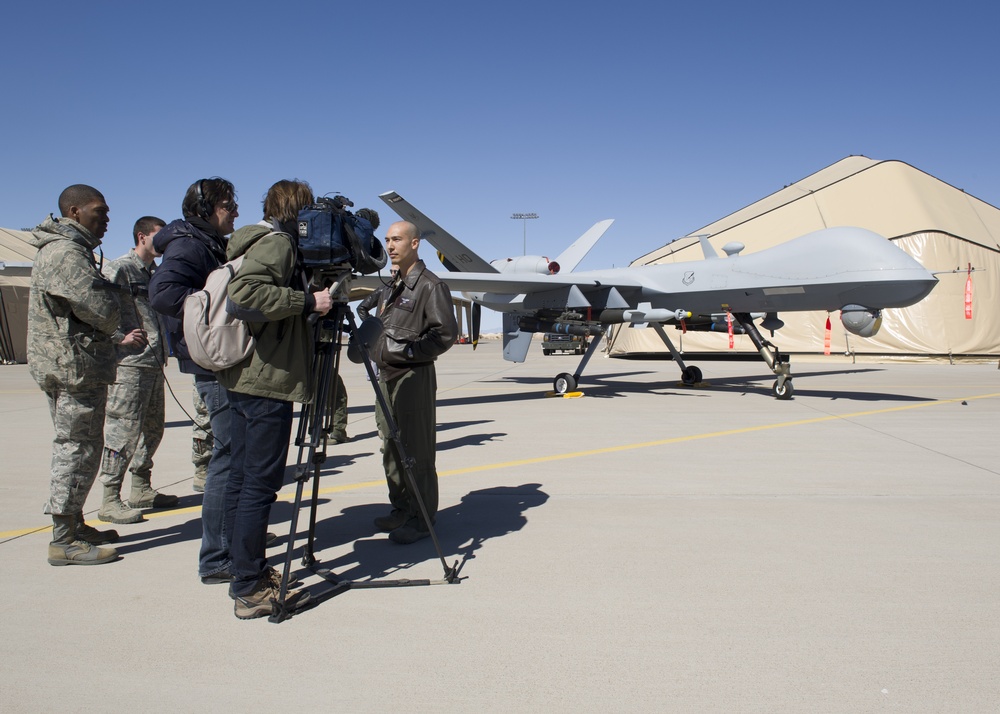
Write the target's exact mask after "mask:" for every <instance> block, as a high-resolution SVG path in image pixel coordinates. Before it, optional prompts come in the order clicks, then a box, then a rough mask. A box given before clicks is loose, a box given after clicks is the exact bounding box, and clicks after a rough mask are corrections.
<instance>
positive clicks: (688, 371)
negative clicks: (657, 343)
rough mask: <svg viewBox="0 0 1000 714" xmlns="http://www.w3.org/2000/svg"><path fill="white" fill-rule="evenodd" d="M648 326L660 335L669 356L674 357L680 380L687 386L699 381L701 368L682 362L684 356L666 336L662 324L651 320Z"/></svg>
mask: <svg viewBox="0 0 1000 714" xmlns="http://www.w3.org/2000/svg"><path fill="white" fill-rule="evenodd" d="M649 326H650V327H652V328H653V331H654V332H656V334H657V335H659V336H660V339H661V340H663V344H665V345H666V346H667V349H668V350H670V356H671V357H673V358H674V362H676V363H677V366H678V367H680V368H681V381H682V382H683V383H684V384H686V385H688V386H691V385H692V384H697V383H698V382H700V381H701V380H702V374H701V369H700V368H698V367H695V366H694V365H690V366H689V365H686V364H684V358H683V357H682V356H681V353H680V352H678V351H677V348H676V347H674V343H673V342H672V341H671V339H670V337H669V336H667V332H666V330H664V329H663V325H662V324H661V323H659V322H651V323H650V324H649Z"/></svg>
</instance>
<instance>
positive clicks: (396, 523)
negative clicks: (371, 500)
mask: <svg viewBox="0 0 1000 714" xmlns="http://www.w3.org/2000/svg"><path fill="white" fill-rule="evenodd" d="M374 523H375V527H376V528H378V529H379V530H380V531H382V532H383V533H391V532H392V531H394V530H396V529H397V528H399V527H400V526H401V525H403V524H404V523H406V511H401V510H399V509H398V508H393V509H392V512H391V513H390V514H389V515H388V516H379V517H378V518H376V519H375V521H374Z"/></svg>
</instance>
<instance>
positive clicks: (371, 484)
mask: <svg viewBox="0 0 1000 714" xmlns="http://www.w3.org/2000/svg"><path fill="white" fill-rule="evenodd" d="M996 397H1000V392H997V393H993V394H980V395H979V396H975V397H956V398H954V399H941V400H935V401H930V402H919V403H917V404H905V405H902V406H898V407H887V408H885V409H869V410H866V411H861V412H851V413H850V414H828V415H826V416H820V417H812V418H810V419H799V420H796V421H783V422H777V423H775V424H761V425H759V426H747V427H743V428H740V429H726V430H725V431H712V432H706V433H704V434H691V435H689V436H675V437H671V438H669V439H658V440H656V441H642V442H638V443H635V444H623V445H621V446H606V447H603V448H600V449H588V450H586V451H571V452H568V453H565V454H550V455H548V456H536V457H534V458H530V459H518V460H516V461H502V462H499V463H494V464H481V465H479V466H469V467H467V468H463V469H450V470H448V471H439V472H438V477H444V476H460V475H463V474H471V473H478V472H481V471H496V470H498V469H511V468H517V467H520V466H530V465H531V464H544V463H548V462H552V461H564V460H566V459H579V458H584V457H587V456H597V455H600V454H614V453H618V452H622V451H633V450H635V449H648V448H650V447H654V446H667V445H669V444H679V443H683V442H686V441H700V440H702V439H717V438H720V437H726V436H735V435H737V434H750V433H753V432H755V431H769V430H771V429H784V428H788V427H792V426H805V425H807V424H819V423H822V422H826V421H838V420H846V419H857V418H859V417H866V416H874V415H876V414H890V413H892V412H902V411H907V410H910V409H921V408H923V407H933V406H942V405H945V404H955V403H956V402H963V401H975V400H977V399H994V398H996ZM384 484H385V481H384V480H383V479H378V480H375V481H359V482H357V483H347V484H341V485H339V486H328V487H326V488H321V489H320V490H319V494H321V495H322V494H328V493H342V492H344V491H357V490H359V489H363V488H375V487H378V486H383V485H384ZM278 499H279V500H282V501H294V500H295V493H294V490H293V491H291V492H288V493H283V494H279V495H278ZM199 511H201V506H189V507H187V508H174V509H170V510H164V511H157V512H156V513H150V514H147V515H146V518H147V519H151V518H162V517H164V516H176V515H183V514H185V513H196V512H199ZM50 529H51V526H41V527H38V528H24V529H21V530H17V531H0V539H7V538H16V537H18V536H22V535H27V534H29V533H39V532H42V531H47V530H50Z"/></svg>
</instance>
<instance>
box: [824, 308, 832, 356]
mask: <svg viewBox="0 0 1000 714" xmlns="http://www.w3.org/2000/svg"><path fill="white" fill-rule="evenodd" d="M831 330H832V326H831V325H830V315H827V316H826V336H825V337H823V354H825V355H828V354H830V332H831Z"/></svg>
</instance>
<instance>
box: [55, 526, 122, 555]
mask: <svg viewBox="0 0 1000 714" xmlns="http://www.w3.org/2000/svg"><path fill="white" fill-rule="evenodd" d="M77 518H80V519H81V520H82V519H83V516H82V514H80V515H72V516H57V515H53V516H52V542H51V543H49V565H102V564H104V563H110V562H111V561H112V560H117V559H118V551H117V550H115V549H114V548H98V547H96V546H92V545H91V544H90V543H85V542H83V541H82V540H77V538H76V528H77Z"/></svg>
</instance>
